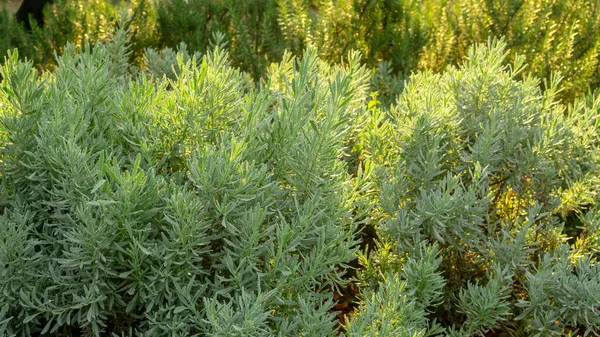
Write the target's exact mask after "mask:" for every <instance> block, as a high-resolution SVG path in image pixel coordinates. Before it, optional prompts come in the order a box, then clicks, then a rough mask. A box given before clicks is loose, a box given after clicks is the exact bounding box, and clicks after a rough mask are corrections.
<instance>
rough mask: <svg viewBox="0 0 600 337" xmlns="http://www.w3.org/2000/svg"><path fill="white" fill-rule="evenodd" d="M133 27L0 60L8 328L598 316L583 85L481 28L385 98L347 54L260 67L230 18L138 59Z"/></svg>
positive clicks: (400, 328)
mask: <svg viewBox="0 0 600 337" xmlns="http://www.w3.org/2000/svg"><path fill="white" fill-rule="evenodd" d="M127 29H131V26H127V23H126V22H124V21H121V23H120V28H119V29H118V30H117V32H116V33H114V34H112V35H111V38H110V39H109V40H108V41H107V42H106V43H104V44H100V43H98V44H95V45H94V46H91V45H90V44H88V43H84V44H83V45H82V46H81V47H77V46H75V45H73V44H69V45H67V46H66V47H65V48H64V53H63V55H62V56H60V57H58V58H57V60H56V62H57V66H56V69H55V70H54V71H52V72H44V73H43V74H42V75H39V74H38V72H37V71H36V70H35V68H34V67H33V63H32V62H30V61H27V62H23V61H20V60H19V59H18V55H17V53H16V52H12V53H9V56H8V58H7V59H6V60H5V61H4V63H3V65H2V71H1V75H2V78H3V80H2V82H1V84H0V86H1V91H0V139H1V140H2V146H1V147H0V163H1V165H0V177H1V184H0V202H1V203H0V213H1V214H0V266H1V269H0V275H1V277H0V289H1V291H0V332H1V333H3V334H6V335H9V336H12V335H15V336H30V335H36V334H40V333H41V334H44V333H52V334H59V335H65V336H76V335H81V334H85V335H92V336H118V335H123V336H134V335H135V336H164V335H169V336H189V335H199V336H213V335H216V336H265V335H280V336H292V335H293V336H329V335H338V334H345V335H348V336H365V335H372V336H430V335H451V336H471V335H477V334H484V333H486V332H487V331H489V330H496V331H507V332H512V333H515V334H517V335H537V336H550V335H560V334H564V333H566V332H567V331H576V330H578V331H579V332H587V333H592V334H598V333H599V332H600V321H599V320H598V317H600V313H599V312H598V311H599V310H600V298H599V297H598V294H600V289H599V285H600V266H599V265H598V262H597V258H598V247H599V243H600V242H599V238H600V221H599V220H598V219H599V214H600V212H599V210H598V205H599V204H600V203H598V199H599V196H598V189H599V188H600V180H599V179H598V176H597V172H598V168H599V164H600V152H599V150H598V146H599V145H600V136H599V135H600V118H599V117H600V98H598V97H597V96H592V95H590V96H588V97H587V99H585V100H577V101H576V102H575V103H574V104H572V105H570V106H568V107H565V106H563V105H561V104H558V103H557V102H556V93H557V90H558V86H559V84H558V81H559V78H558V77H555V78H553V81H551V82H549V83H548V86H547V88H546V90H545V91H543V92H542V90H541V89H540V88H539V81H538V80H537V79H536V78H535V77H532V76H523V75H522V71H523V67H524V66H525V65H524V63H523V59H517V60H516V62H515V63H514V64H513V65H511V66H506V65H505V59H506V58H507V57H508V53H507V52H506V51H505V50H506V49H505V48H506V45H505V44H504V43H503V42H494V43H490V44H489V45H488V46H481V47H479V48H473V49H471V50H470V52H469V54H468V58H467V61H466V63H465V64H464V65H462V66H461V67H460V68H449V69H448V70H447V71H446V72H444V73H443V74H435V73H432V72H425V73H421V74H418V75H415V76H413V77H411V79H410V81H409V83H408V84H407V85H406V87H405V90H404V91H403V93H402V94H401V95H400V96H399V97H398V99H397V104H395V105H393V106H392V107H391V108H389V109H388V108H386V107H384V106H382V105H381V104H379V103H378V101H377V99H376V97H371V98H370V99H369V98H368V84H369V73H368V71H367V70H366V69H365V68H364V67H363V66H361V61H360V57H359V55H358V54H356V53H351V54H349V56H348V57H347V58H346V59H345V61H344V62H343V63H342V64H339V65H331V64H329V63H327V62H325V61H322V60H320V58H319V57H318V52H317V50H316V49H313V48H308V49H307V50H306V51H305V53H304V57H303V58H301V59H296V58H295V57H293V56H291V54H290V53H286V54H284V55H283V57H282V62H280V63H274V64H271V65H270V66H269V67H268V68H267V69H268V70H267V74H266V76H265V78H264V79H263V80H261V81H260V82H259V83H256V82H255V81H253V80H252V76H251V75H249V74H247V73H244V72H241V71H239V70H237V69H236V68H234V67H232V66H231V65H230V62H229V60H228V54H227V53H226V52H225V51H224V49H223V41H224V40H225V39H226V35H223V34H215V35H214V36H213V41H212V45H213V47H211V49H209V51H208V52H207V53H206V54H205V55H204V56H200V55H198V54H193V53H191V52H190V51H188V49H187V47H186V46H185V45H181V46H180V48H179V52H175V51H173V50H171V49H166V50H162V51H155V50H151V49H149V50H147V51H146V53H145V55H144V56H143V59H144V60H145V61H144V64H145V66H142V67H134V66H133V65H132V64H131V63H130V61H129V55H130V53H131V51H130V50H129V48H128V46H129V45H130V43H131V42H130V41H129V37H128V36H131V35H127V34H126V33H125V32H126V31H127ZM133 36H135V34H133ZM576 215H580V217H579V218H578V219H577V221H576V222H577V223H579V225H573V223H572V222H573V219H574V218H575V216H576ZM369 227H371V228H375V230H376V232H377V234H378V239H377V240H376V248H375V249H374V248H373V247H370V246H369V247H370V248H371V250H370V251H369V250H367V251H360V250H359V246H360V245H359V244H360V243H361V242H360V241H361V239H360V238H361V235H364V233H362V232H361V231H360V230H361V229H362V230H363V231H366V230H367V229H368V228H369ZM356 258H358V259H359V262H360V264H361V267H360V269H359V270H358V271H357V272H358V273H357V274H356V278H352V277H351V276H350V275H352V274H353V272H352V270H350V269H349V265H350V264H351V263H352V262H353V260H354V259H356ZM349 282H352V283H354V284H355V285H357V286H358V287H359V289H360V294H356V295H358V297H357V298H356V300H355V303H353V305H355V306H356V309H354V311H353V313H352V314H351V315H350V316H348V317H347V319H346V320H344V321H341V322H338V321H336V319H335V317H336V316H335V315H336V310H335V308H334V306H335V301H334V293H339V292H341V291H342V290H341V288H343V287H344V286H345V285H347V284H348V283H349Z"/></svg>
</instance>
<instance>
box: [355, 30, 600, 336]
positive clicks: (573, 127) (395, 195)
mask: <svg viewBox="0 0 600 337" xmlns="http://www.w3.org/2000/svg"><path fill="white" fill-rule="evenodd" d="M506 57H507V53H506V50H505V43H504V42H503V41H493V42H490V43H488V45H487V46H478V47H474V48H472V49H471V50H470V52H469V54H468V57H467V59H466V61H465V63H464V64H463V65H461V66H460V67H457V68H455V67H450V68H448V69H447V70H446V72H445V73H443V74H433V73H429V72H424V73H419V74H416V75H413V76H412V77H411V78H410V80H409V81H408V82H407V84H406V86H405V88H404V91H403V92H402V94H400V95H399V96H398V98H397V100H396V104H395V105H393V106H392V107H391V108H390V109H389V110H385V109H382V108H380V107H379V106H377V105H373V106H369V114H370V115H369V120H368V121H367V122H366V123H365V128H364V129H363V130H362V133H361V140H362V145H363V146H364V147H363V148H362V155H363V156H364V157H365V158H366V159H365V160H367V161H370V162H372V163H374V166H375V168H374V169H373V171H374V172H375V176H374V180H375V184H376V186H377V189H378V192H379V197H378V198H376V199H375V201H374V202H376V203H377V204H378V207H377V210H378V213H374V215H375V216H376V220H377V223H376V226H377V227H378V234H379V235H380V237H381V242H382V243H383V244H381V245H379V246H378V248H379V251H375V252H372V253H371V254H370V256H369V257H368V258H363V261H366V262H364V263H363V264H364V265H365V268H366V269H367V271H366V272H364V273H363V275H366V277H368V278H369V280H371V281H372V280H373V279H375V280H377V277H376V276H374V275H385V273H386V271H387V272H393V273H404V275H406V276H405V277H406V279H407V281H406V282H407V284H411V280H413V281H412V282H415V277H416V275H415V274H414V273H413V274H409V272H411V271H412V268H413V267H414V265H412V264H411V262H410V261H411V259H414V257H415V256H419V248H418V247H421V246H422V245H423V244H424V243H426V242H437V244H438V245H439V247H440V253H439V257H440V259H441V262H440V263H439V264H433V265H431V270H432V271H434V270H439V272H441V273H443V274H441V275H444V278H445V279H444V278H443V279H441V280H439V281H438V283H437V284H442V285H444V284H445V286H444V289H443V291H442V292H441V293H440V294H442V296H441V297H440V296H439V295H438V297H437V298H436V300H435V301H432V302H430V303H429V304H428V305H430V306H432V307H430V308H429V310H437V311H436V312H437V313H443V314H442V315H443V316H442V317H440V316H438V317H439V318H441V319H444V320H447V321H448V322H451V323H450V324H449V325H450V326H449V329H448V330H447V332H448V333H449V334H458V335H461V334H462V335H472V334H484V333H486V331H488V330H492V329H496V330H497V329H508V330H510V329H511V328H510V326H511V324H517V325H518V326H519V329H521V330H523V331H526V333H536V332H539V331H542V330H540V329H550V328H551V329H554V330H556V331H559V330H560V329H561V328H558V327H556V326H555V325H552V324H550V323H551V322H554V321H556V320H558V321H560V322H561V323H560V324H561V327H562V328H568V329H580V330H581V331H588V332H589V331H594V329H597V328H596V327H597V323H596V322H595V321H594V320H593V319H592V318H589V317H592V316H593V314H592V313H591V312H593V311H594V310H595V309H591V308H593V306H594V305H593V304H592V303H595V304H596V307H597V305H598V304H599V303H600V301H598V299H597V298H596V296H593V295H589V296H588V297H585V298H584V297H583V296H581V297H579V296H577V297H573V296H572V295H567V293H568V292H569V291H570V290H567V289H566V288H562V287H558V288H555V289H553V288H543V287H541V286H537V284H539V282H542V280H547V282H549V283H550V282H556V280H555V279H553V278H552V277H551V276H552V275H554V276H556V277H559V278H560V277H562V278H564V280H565V282H566V280H570V281H569V282H572V286H570V287H571V288H570V289H579V288H578V287H589V289H594V286H592V285H588V283H586V280H592V279H595V277H596V276H595V272H594V270H595V268H596V267H595V266H596V262H595V260H594V256H593V255H592V254H590V253H591V252H592V251H593V248H591V247H593V245H594V242H595V241H594V240H596V232H597V228H596V227H597V226H596V225H595V224H596V222H597V221H596V214H597V210H596V208H597V207H596V206H593V205H595V204H596V201H597V192H598V179H597V172H598V163H600V162H599V158H600V157H599V156H598V154H599V152H598V144H599V143H598V138H597V135H598V130H599V123H598V108H597V106H598V105H597V104H598V99H597V97H596V96H593V95H590V97H589V98H588V100H587V101H584V100H581V101H577V102H576V103H574V104H573V105H570V106H568V107H564V106H562V105H560V104H557V103H556V102H555V100H556V93H557V92H558V91H559V82H560V76H559V75H555V76H554V77H553V79H552V80H551V81H549V82H548V83H546V84H545V87H546V90H545V91H544V92H542V91H541V90H540V89H539V84H540V83H539V81H538V80H537V79H535V78H533V77H527V76H525V77H524V78H521V77H519V76H520V74H521V72H522V71H523V69H524V67H525V65H524V64H523V60H522V59H520V58H517V59H516V61H515V63H514V64H512V65H506V63H505V61H504V60H505V59H506ZM590 205H592V206H590ZM569 212H584V213H585V214H584V215H583V216H582V222H583V225H584V226H585V227H584V228H583V232H581V237H580V238H573V241H574V244H573V246H572V247H571V249H570V250H569V249H567V251H566V253H564V254H566V255H561V256H563V258H564V260H565V261H568V260H569V259H572V260H573V259H574V260H576V261H578V262H577V265H578V266H579V267H580V268H583V270H586V273H587V274H586V275H587V276H586V277H588V278H586V279H582V278H581V276H580V275H581V272H579V271H574V270H572V269H571V268H563V269H561V270H562V272H563V276H557V272H556V271H554V270H553V271H552V272H548V273H547V274H544V272H543V271H544V270H545V269H544V268H541V266H543V265H545V263H549V262H544V261H548V259H549V258H542V259H541V260H539V257H540V256H545V255H546V254H550V256H554V255H555V254H557V253H556V252H558V251H561V250H560V249H562V248H560V247H562V245H563V244H564V243H565V241H566V239H567V236H566V235H565V232H566V228H567V226H568V224H567V223H566V222H565V218H566V216H567V215H568V214H570V213H569ZM381 249H384V251H381ZM565 263H566V262H565ZM550 265H554V264H549V265H548V266H550ZM420 267H422V268H425V267H426V264H421V265H420ZM378 268H383V270H378ZM384 270H385V271H384ZM431 275H432V276H433V275H434V274H431ZM501 275H505V276H506V275H510V277H508V276H507V277H500V276H501ZM544 275H547V277H545V276H544ZM379 280H380V284H379V285H372V286H370V287H369V289H370V290H368V291H374V292H375V293H376V294H382V291H383V290H382V289H379V290H377V289H378V287H381V285H382V284H383V283H384V282H387V281H385V280H383V277H382V276H380V277H379ZM551 280H552V281H551ZM365 282H366V281H365ZM536 282H537V283H536ZM431 284H436V283H431ZM522 284H526V286H525V287H526V289H525V290H522V286H521V285H522ZM553 284H554V283H553ZM546 289H548V291H546ZM368 291H366V292H368ZM553 291H555V292H554V293H553ZM407 293H408V292H407ZM553 294H554V295H553ZM580 294H588V293H587V292H584V291H581V292H580ZM420 296H423V297H424V298H427V296H425V294H424V293H421V295H420ZM540 296H542V297H540ZM543 296H549V297H548V298H546V297H543ZM563 296H564V297H563ZM569 296H571V297H569ZM529 298H531V299H532V301H529V300H528V299H529ZM566 298H569V299H570V300H572V301H574V302H573V303H574V304H571V305H567V304H566V301H567V300H566ZM563 299H564V301H565V302H560V301H563ZM533 300H535V302H534V301H533ZM517 301H521V302H520V303H521V304H520V305H519V306H516V305H515V304H516V303H517ZM538 302H540V303H544V305H541V304H539V305H538V304H537V303H538ZM551 303H562V304H561V305H563V306H567V307H568V308H570V309H565V308H563V309H559V308H561V305H558V304H557V305H556V306H554V304H551ZM590 310H592V311H591V312H590ZM365 312H367V311H365ZM586 312H587V316H585V315H584V313H586ZM357 319H358V318H357ZM515 322H517V323H515ZM453 326H454V327H453ZM560 331H562V330H560Z"/></svg>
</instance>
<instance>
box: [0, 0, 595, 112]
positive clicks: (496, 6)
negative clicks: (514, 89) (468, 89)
mask: <svg viewBox="0 0 600 337" xmlns="http://www.w3.org/2000/svg"><path fill="white" fill-rule="evenodd" d="M122 10H125V11H127V12H128V13H129V15H131V16H132V17H133V19H132V21H131V23H130V30H131V43H132V46H131V51H132V54H131V58H132V61H135V62H134V63H135V64H137V65H139V64H140V63H141V61H142V55H143V52H144V49H145V48H148V47H154V48H157V49H162V48H165V47H168V48H171V49H175V50H176V49H177V48H178V47H179V44H180V43H181V42H182V41H183V42H185V43H186V45H187V48H188V50H189V51H191V52H202V53H203V52H205V51H206V50H207V48H208V47H209V45H210V39H211V36H212V34H213V33H214V32H217V31H218V32H221V33H223V34H225V40H226V41H228V46H229V51H230V57H231V60H232V64H233V65H234V66H236V67H241V69H242V70H244V71H247V72H249V73H250V74H252V76H253V77H254V79H258V78H260V77H262V76H264V74H265V70H266V69H267V67H268V65H269V64H270V63H271V62H279V61H281V60H282V58H283V55H284V52H285V50H289V51H290V52H291V53H292V54H293V55H295V56H300V55H301V54H302V52H303V51H304V49H305V48H306V47H307V46H308V45H313V46H315V47H317V50H318V52H319V55H320V56H322V57H325V58H326V59H328V60H332V61H334V62H339V61H341V60H342V58H343V57H345V56H346V55H347V53H348V52H349V51H350V50H358V51H360V52H361V53H362V55H363V58H362V62H364V63H365V64H366V65H367V66H368V67H369V68H370V69H377V71H378V73H379V74H378V76H377V77H376V78H375V79H374V81H373V85H374V87H375V88H376V89H377V90H378V91H379V92H380V95H381V97H382V98H384V103H390V102H391V101H392V100H393V98H394V97H395V95H397V94H399V93H400V91H401V89H402V87H403V83H404V82H405V80H406V79H407V78H408V76H409V75H410V74H411V73H414V72H416V71H419V70H433V71H436V72H440V71H443V70H444V69H445V68H446V67H447V66H448V65H457V64H458V63H460V62H461V61H462V60H463V59H464V58H465V57H466V55H467V51H468V48H469V47H470V46H471V45H472V44H473V43H485V42H486V41H487V40H488V38H490V37H496V38H500V37H504V38H505V41H506V44H507V46H508V48H509V50H510V54H509V60H510V61H514V60H515V58H516V57H517V55H521V56H522V57H525V62H526V64H527V68H526V69H525V72H524V73H526V74H528V73H531V74H533V75H535V76H536V77H538V78H540V79H542V80H546V81H547V80H549V79H550V77H551V76H552V73H554V72H557V71H560V72H561V73H562V74H563V76H564V79H563V81H562V88H563V90H562V91H561V92H560V93H559V94H558V98H559V99H561V100H565V101H566V102H567V103H571V102H573V100H574V99H575V98H576V97H581V96H583V95H584V94H585V93H586V92H587V91H588V90H592V91H593V90H595V89H597V88H598V86H599V85H600V82H599V80H598V78H600V70H599V69H600V65H599V63H598V61H599V60H598V57H599V55H598V48H599V44H600V3H598V2H597V1H578V0H531V1H530V0H527V1H525V0H510V1H504V0H502V1H500V0H498V1H496V0H460V1H449V0H443V1H438V0H425V1H422V0H394V1H392V0H385V1H378V0H352V1H351V0H253V1H234V0H225V1H213V0H188V1H184V0H168V1H156V2H154V1H150V0H133V1H127V2H119V1H110V0H90V1H86V2H79V1H66V0H58V1H57V2H56V4H55V5H54V6H51V7H49V8H48V9H47V20H46V25H45V26H44V27H43V28H42V29H40V30H38V29H34V31H33V32H32V33H31V34H27V33H26V32H24V30H23V29H22V28H21V27H18V25H17V24H16V23H15V22H14V21H12V20H10V19H9V15H8V14H6V13H4V14H2V16H1V19H0V36H2V38H0V53H1V54H2V55H6V51H7V50H10V49H11V48H15V47H17V48H19V49H20V50H21V54H20V55H21V56H25V57H27V58H28V59H30V60H33V61H34V64H36V66H37V67H39V68H40V69H45V68H52V67H53V66H54V57H53V54H54V52H55V51H56V52H58V53H59V54H60V53H62V48H63V46H64V45H65V44H66V42H68V41H69V42H73V43H75V44H76V45H79V46H81V45H82V44H83V43H84V41H86V40H90V41H97V40H101V41H103V40H105V39H106V38H107V36H108V35H107V34H108V33H109V32H110V31H111V30H112V29H113V28H114V22H115V19H116V18H118V17H119V13H120V12H121V11H122ZM542 84H543V83H542Z"/></svg>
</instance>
